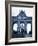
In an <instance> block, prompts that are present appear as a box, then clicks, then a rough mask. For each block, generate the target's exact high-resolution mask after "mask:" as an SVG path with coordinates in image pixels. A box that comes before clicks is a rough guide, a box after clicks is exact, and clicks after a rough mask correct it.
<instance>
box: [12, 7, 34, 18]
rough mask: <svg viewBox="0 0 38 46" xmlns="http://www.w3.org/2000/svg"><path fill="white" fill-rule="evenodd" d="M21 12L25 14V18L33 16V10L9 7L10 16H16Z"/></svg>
mask: <svg viewBox="0 0 38 46" xmlns="http://www.w3.org/2000/svg"><path fill="white" fill-rule="evenodd" d="M21 10H23V11H24V12H25V13H26V16H28V17H32V16H33V12H34V8H27V7H11V11H12V16H17V15H18V14H19V12H20V11H21Z"/></svg>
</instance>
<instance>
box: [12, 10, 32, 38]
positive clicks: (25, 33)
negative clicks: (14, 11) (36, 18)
mask: <svg viewBox="0 0 38 46" xmlns="http://www.w3.org/2000/svg"><path fill="white" fill-rule="evenodd" d="M11 26H12V27H11V29H12V38H22V37H32V17H27V16H26V13H25V12H24V11H23V10H21V11H20V13H19V14H18V15H17V16H11Z"/></svg>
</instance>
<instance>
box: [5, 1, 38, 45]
mask: <svg viewBox="0 0 38 46" xmlns="http://www.w3.org/2000/svg"><path fill="white" fill-rule="evenodd" d="M5 3H6V5H5V8H6V9H5V10H6V35H5V44H6V45H7V44H19V43H35V42H37V3H36V2H21V1H6V2H5Z"/></svg>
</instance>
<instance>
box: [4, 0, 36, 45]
mask: <svg viewBox="0 0 38 46" xmlns="http://www.w3.org/2000/svg"><path fill="white" fill-rule="evenodd" d="M10 2H11V3H23V4H34V5H35V41H25V42H14V43H13V42H11V43H8V3H10ZM5 14H6V31H5V45H10V44H25V43H26V44H27V43H36V42H37V2H22V1H8V2H7V1H6V2H5Z"/></svg>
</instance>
